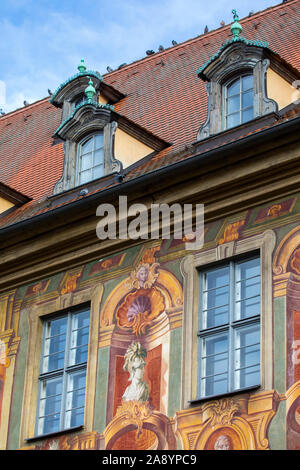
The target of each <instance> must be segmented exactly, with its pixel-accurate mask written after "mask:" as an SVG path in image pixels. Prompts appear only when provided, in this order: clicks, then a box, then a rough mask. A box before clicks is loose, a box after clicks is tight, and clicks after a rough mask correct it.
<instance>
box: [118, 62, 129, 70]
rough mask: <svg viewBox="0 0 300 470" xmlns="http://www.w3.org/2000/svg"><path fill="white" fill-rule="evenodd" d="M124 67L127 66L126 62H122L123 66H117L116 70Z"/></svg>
mask: <svg viewBox="0 0 300 470" xmlns="http://www.w3.org/2000/svg"><path fill="white" fill-rule="evenodd" d="M125 65H127V64H126V62H124V63H123V64H121V65H119V67H118V69H121V68H122V67H125Z"/></svg>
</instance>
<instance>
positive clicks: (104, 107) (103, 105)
mask: <svg viewBox="0 0 300 470" xmlns="http://www.w3.org/2000/svg"><path fill="white" fill-rule="evenodd" d="M87 104H88V105H92V106H94V107H95V108H99V109H108V110H110V111H113V110H114V108H115V107H114V106H113V105H112V104H107V103H106V104H103V103H96V102H95V101H91V100H86V101H83V102H82V103H80V104H78V105H77V106H76V108H75V109H74V111H73V112H72V114H71V115H70V116H69V117H68V118H67V119H65V120H64V121H63V122H62V123H61V125H60V126H59V127H58V128H57V129H56V131H55V132H54V134H53V135H54V136H56V135H58V134H59V131H60V130H61V129H62V128H63V127H64V126H65V125H66V124H67V122H69V121H71V120H72V119H73V117H74V115H75V113H76V112H77V111H78V109H80V108H83V107H84V106H86V105H87Z"/></svg>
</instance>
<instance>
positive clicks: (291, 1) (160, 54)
mask: <svg viewBox="0 0 300 470" xmlns="http://www.w3.org/2000/svg"><path fill="white" fill-rule="evenodd" d="M297 2H299V0H289V1H288V2H285V3H279V4H277V5H274V6H271V7H268V8H265V9H264V10H261V11H258V12H257V13H253V15H251V16H245V17H244V18H242V19H240V20H239V22H240V23H242V22H243V23H246V22H248V21H252V20H253V18H256V17H258V16H261V15H263V14H265V13H266V12H268V11H271V10H272V11H274V10H277V9H280V8H283V7H286V6H287V5H290V4H294V3H297ZM230 24H231V23H228V24H225V25H224V26H221V27H219V28H216V29H213V30H212V31H209V32H208V33H202V34H199V35H198V36H196V37H194V38H190V39H187V40H186V41H183V42H181V43H180V44H177V45H176V46H170V47H168V48H167V49H165V50H164V51H161V52H159V51H157V52H155V53H154V54H152V55H151V56H148V57H142V58H141V59H137V60H135V61H134V62H131V63H130V64H128V65H124V66H123V67H122V69H116V70H113V71H112V72H108V73H105V74H103V77H108V76H109V77H112V76H113V75H114V74H116V73H120V72H123V71H125V70H128V69H130V68H131V67H134V66H135V65H137V64H138V63H139V62H144V61H145V62H149V61H151V60H153V59H155V58H157V57H163V56H164V55H166V54H168V53H169V52H171V51H174V50H178V49H181V48H182V47H185V46H186V45H188V44H191V43H193V42H196V41H199V40H202V39H206V38H209V37H210V36H214V35H215V34H218V33H219V32H220V31H221V30H222V29H225V28H226V27H228V26H229V25H230Z"/></svg>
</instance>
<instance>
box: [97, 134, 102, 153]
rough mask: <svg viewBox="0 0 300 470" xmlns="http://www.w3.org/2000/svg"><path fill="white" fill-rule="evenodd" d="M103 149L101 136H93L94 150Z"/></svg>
mask: <svg viewBox="0 0 300 470" xmlns="http://www.w3.org/2000/svg"><path fill="white" fill-rule="evenodd" d="M102 147H103V134H102V133H101V134H97V135H95V150H98V149H100V148H102Z"/></svg>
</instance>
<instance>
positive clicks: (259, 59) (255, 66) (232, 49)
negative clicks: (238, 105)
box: [197, 38, 278, 141]
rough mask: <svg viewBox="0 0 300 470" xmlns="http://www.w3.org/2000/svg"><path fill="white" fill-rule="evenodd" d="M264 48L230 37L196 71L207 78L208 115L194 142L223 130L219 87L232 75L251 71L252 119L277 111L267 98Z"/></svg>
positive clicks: (275, 106)
mask: <svg viewBox="0 0 300 470" xmlns="http://www.w3.org/2000/svg"><path fill="white" fill-rule="evenodd" d="M268 51H269V49H268V48H267V44H266V43H262V42H260V41H248V40H246V39H245V38H238V40H234V39H232V40H230V41H227V43H225V45H223V46H222V47H221V48H220V49H219V51H218V52H217V53H216V54H215V55H214V56H212V57H211V58H210V59H209V61H208V62H207V63H206V64H204V65H203V66H202V67H201V68H200V69H199V70H198V71H197V72H198V76H199V77H200V78H202V79H203V80H208V81H209V86H207V92H208V94H209V99H208V114H207V119H206V121H205V123H204V124H202V126H201V127H200V129H199V132H198V136H197V140H198V141H199V140H203V139H206V138H207V137H209V136H211V135H214V134H217V133H219V132H221V131H223V130H224V129H223V127H224V125H223V113H222V110H223V107H224V106H223V96H222V95H223V86H224V84H225V83H226V81H227V80H228V79H232V78H234V77H235V76H236V77H238V76H239V75H241V74H243V73H247V72H250V71H251V72H253V91H254V103H253V105H254V116H253V117H254V118H257V117H259V116H263V115H265V114H269V113H271V112H277V111H278V106H277V103H276V102H275V101H274V100H272V99H269V98H268V97H267V90H266V71H267V69H268V67H269V66H270V60H269V59H268V58H267V56H268V55H269V54H270V51H269V52H268Z"/></svg>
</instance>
